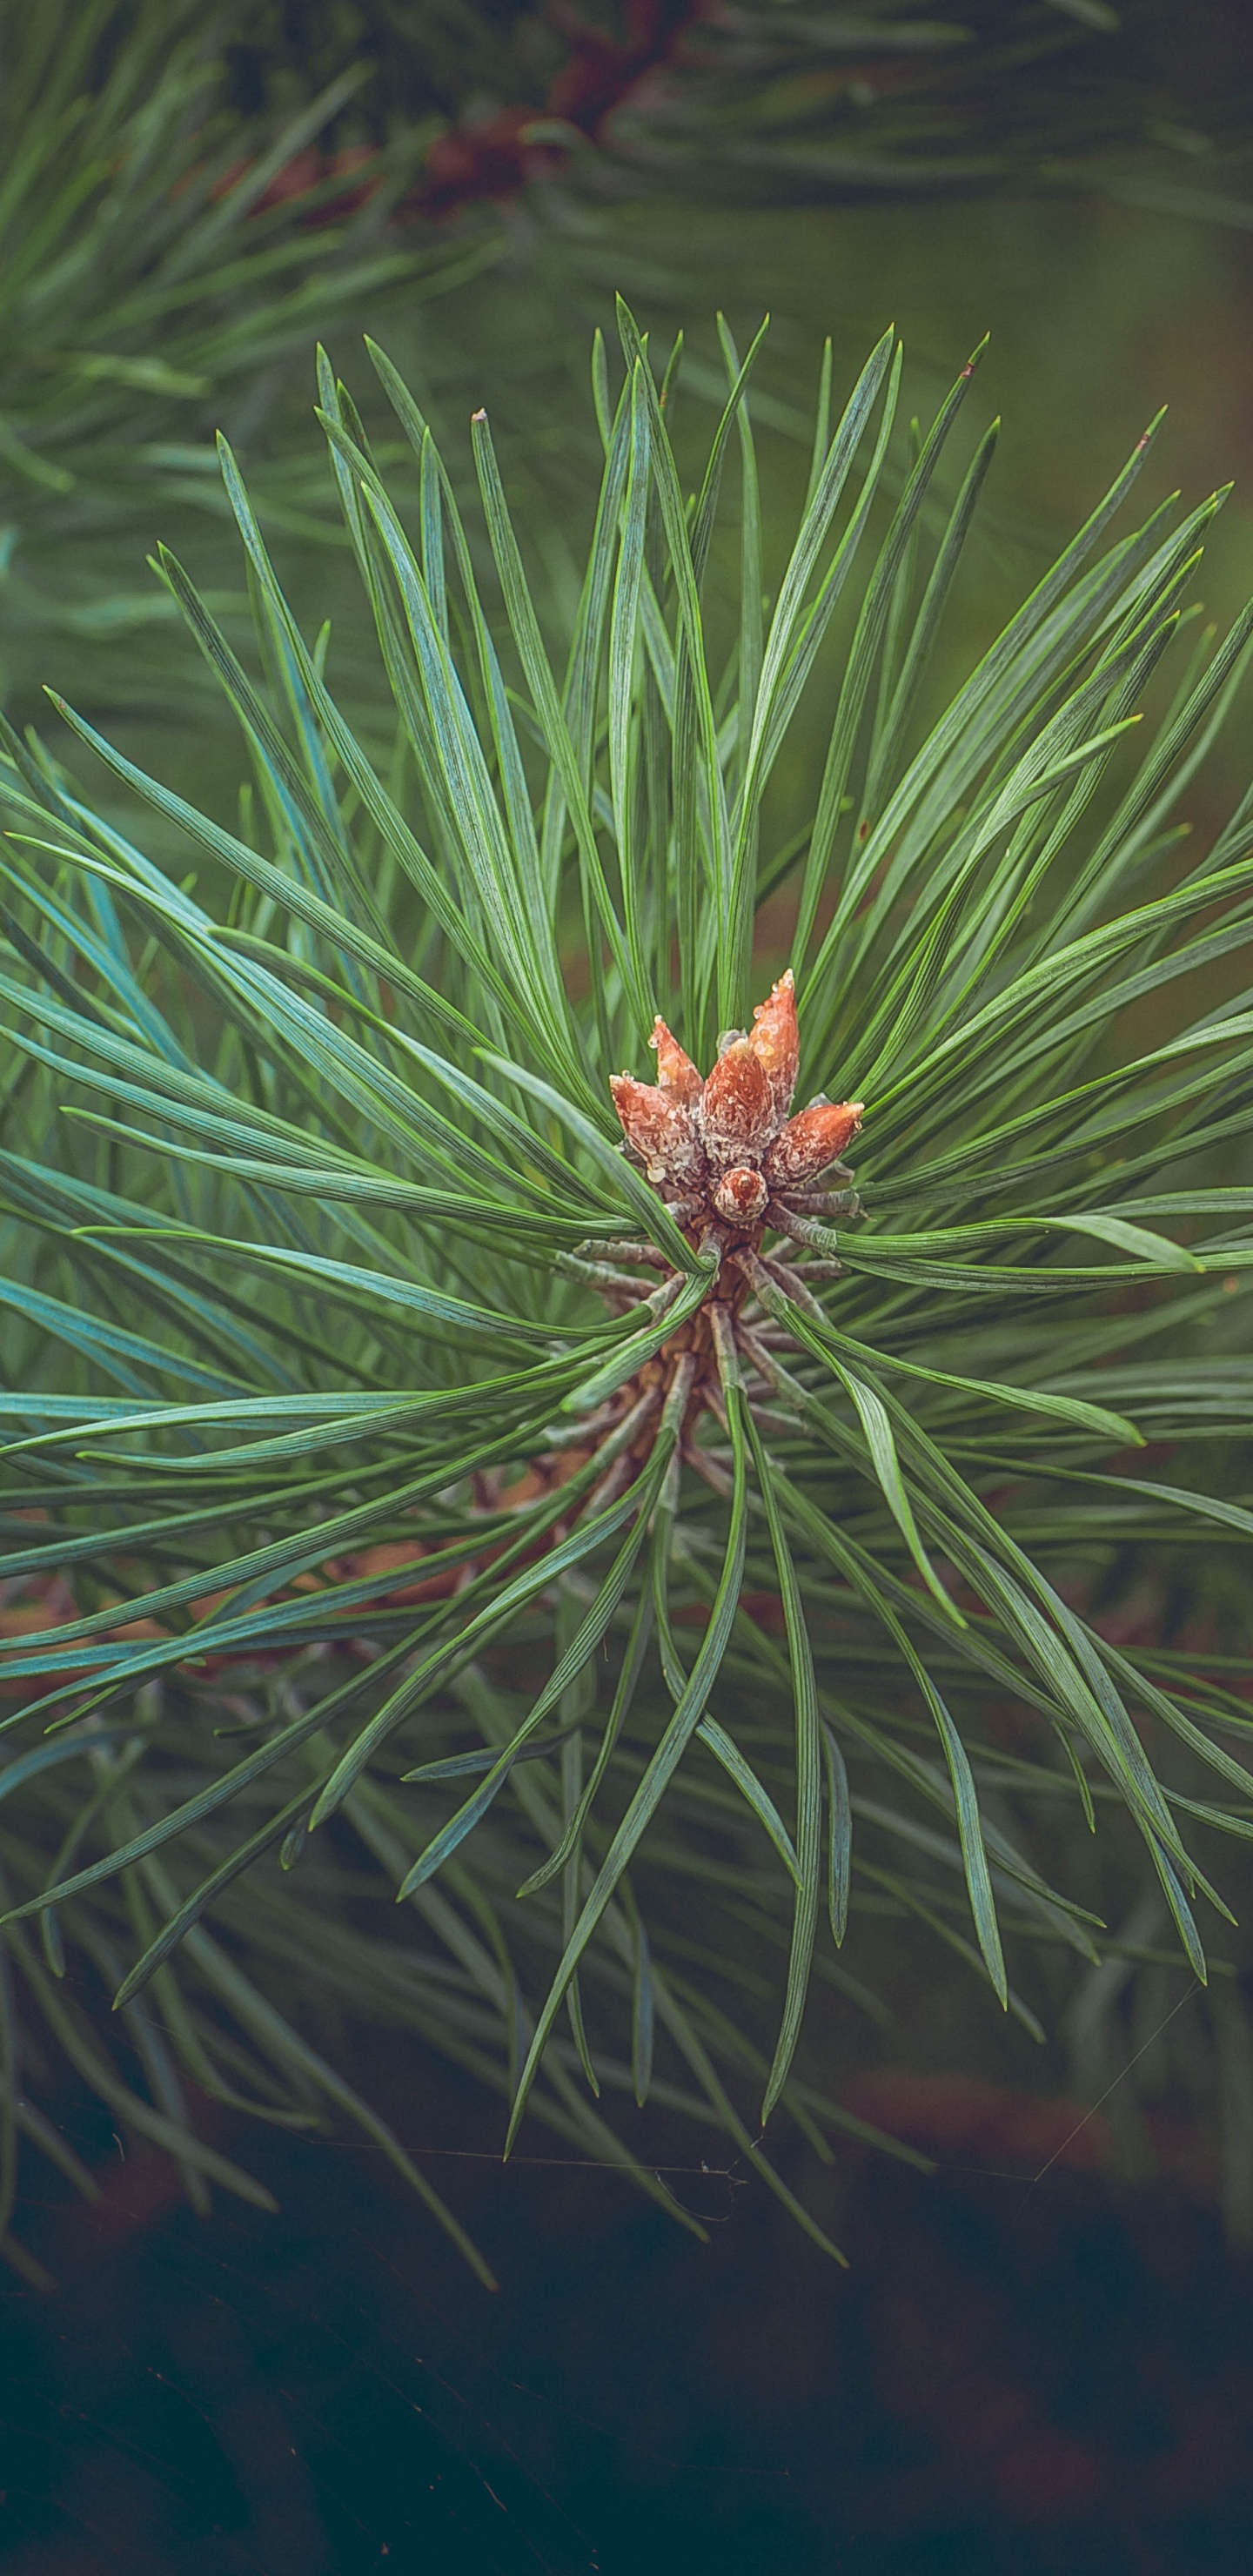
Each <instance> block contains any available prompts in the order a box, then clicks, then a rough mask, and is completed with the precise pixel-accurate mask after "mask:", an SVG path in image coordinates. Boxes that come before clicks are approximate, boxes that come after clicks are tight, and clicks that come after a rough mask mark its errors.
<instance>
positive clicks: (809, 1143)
mask: <svg viewBox="0 0 1253 2576" xmlns="http://www.w3.org/2000/svg"><path fill="white" fill-rule="evenodd" d="M862 1107H863V1104H862V1102H861V1101H860V1100H824V1101H822V1102H821V1103H820V1104H819V1105H818V1106H817V1107H816V1108H813V1109H802V1110H801V1111H800V1114H799V1116H797V1117H795V1118H789V1120H788V1122H787V1125H786V1127H784V1128H783V1129H782V1130H781V1132H780V1133H779V1135H777V1136H776V1138H775V1140H774V1143H773V1145H772V1146H771V1148H770V1151H769V1153H768V1154H767V1156H766V1165H765V1169H766V1178H767V1180H768V1181H769V1182H770V1185H771V1187H772V1188H773V1189H784V1190H786V1189H789V1188H795V1187H797V1186H798V1184H800V1183H803V1182H805V1181H816V1180H817V1178H818V1174H819V1173H820V1172H825V1170H826V1168H827V1165H828V1163H836V1162H838V1161H839V1158H840V1156H841V1154H842V1153H843V1151H844V1148H845V1146H846V1145H847V1144H848V1142H849V1139H850V1137H853V1136H855V1135H856V1133H857V1130H858V1128H859V1127H860V1125H861V1114H862Z"/></svg>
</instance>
